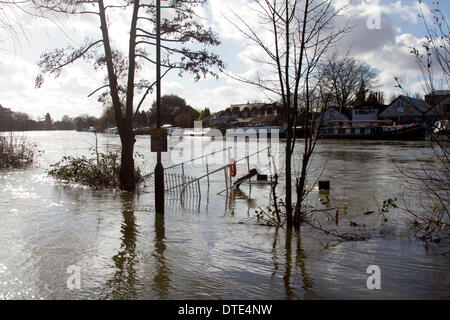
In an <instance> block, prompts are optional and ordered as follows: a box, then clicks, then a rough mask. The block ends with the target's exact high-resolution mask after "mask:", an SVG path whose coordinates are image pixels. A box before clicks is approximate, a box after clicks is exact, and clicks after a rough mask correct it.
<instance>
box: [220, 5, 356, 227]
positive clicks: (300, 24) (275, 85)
mask: <svg viewBox="0 0 450 320" xmlns="http://www.w3.org/2000/svg"><path fill="white" fill-rule="evenodd" d="M255 3H256V6H257V9H256V10H257V15H258V18H259V21H258V22H257V23H258V24H257V25H251V24H250V22H249V21H246V20H244V19H243V18H242V17H241V16H240V15H239V14H238V13H236V12H233V17H232V18H228V20H229V22H230V23H232V24H233V25H234V26H235V27H236V28H237V29H238V30H239V31H240V32H241V33H242V34H243V35H244V36H245V37H246V38H247V39H249V40H250V42H252V43H253V44H254V45H256V46H257V47H259V48H260V49H261V50H262V52H263V53H264V56H263V57H261V58H259V59H255V61H256V62H258V63H260V64H261V66H262V67H261V68H260V71H259V72H258V74H257V75H256V76H255V77H253V78H248V77H241V76H234V78H236V79H238V80H240V81H242V82H244V83H247V84H251V85H254V86H257V87H258V88H260V89H262V90H264V91H265V92H267V93H269V94H272V95H275V96H276V97H277V100H281V103H282V105H283V110H284V122H285V126H286V143H285V163H284V169H285V183H286V195H285V202H284V205H285V208H286V221H287V223H288V224H290V225H292V224H297V223H298V222H299V221H300V217H299V216H297V214H298V213H297V210H296V211H295V212H296V213H295V214H294V211H293V207H292V204H293V197H292V171H293V168H292V157H293V154H294V147H295V143H296V136H295V128H296V126H297V125H299V124H300V123H303V125H304V126H305V131H306V132H310V133H311V131H313V130H314V127H313V126H312V125H311V122H310V119H311V118H312V114H313V99H312V96H313V93H314V92H315V91H316V89H317V88H319V86H318V82H317V81H315V79H314V77H313V75H314V74H315V70H316V67H317V65H318V63H319V61H320V59H321V58H322V57H323V55H324V54H325V52H326V51H327V50H328V49H329V48H330V47H331V46H332V45H333V44H335V43H337V42H338V41H339V39H340V38H341V36H342V35H343V34H344V33H345V32H346V31H347V30H348V27H347V26H345V27H344V28H338V27H335V26H334V25H333V21H334V20H335V18H336V16H337V15H338V13H339V11H340V9H337V8H335V6H334V4H335V3H334V2H333V1H325V0H259V1H255ZM258 26H259V28H258ZM261 26H263V27H261ZM313 83H314V84H313ZM300 96H304V97H305V99H303V100H304V101H303V103H302V102H301V99H300ZM302 120H303V122H302ZM305 136H306V134H305ZM309 136H310V137H314V135H313V134H312V135H311V134H310V135H309ZM309 139H310V138H305V150H304V154H303V162H302V167H304V168H306V167H307V164H308V162H309V160H310V154H311V153H312V151H313V150H314V146H315V142H314V141H313V140H314V138H312V139H313V140H309ZM306 173H307V171H306V169H305V170H303V169H302V170H301V175H302V176H300V179H299V182H297V183H296V185H297V186H298V187H299V188H302V186H304V181H305V180H306ZM299 192H300V193H301V192H302V191H299ZM297 200H298V201H302V197H299V198H298V199H297ZM298 207H300V206H298Z"/></svg>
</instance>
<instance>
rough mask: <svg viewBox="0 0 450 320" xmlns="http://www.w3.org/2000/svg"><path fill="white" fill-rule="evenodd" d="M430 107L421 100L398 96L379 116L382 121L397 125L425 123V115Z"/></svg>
mask: <svg viewBox="0 0 450 320" xmlns="http://www.w3.org/2000/svg"><path fill="white" fill-rule="evenodd" d="M430 108H431V105H430V104H429V103H428V102H426V101H424V100H421V99H416V98H412V97H407V96H404V95H401V96H398V97H397V98H396V99H395V100H394V101H392V102H391V103H390V104H389V105H388V106H387V108H386V109H385V110H384V111H382V112H381V113H380V114H379V118H380V119H382V120H392V121H395V122H396V123H398V124H400V123H401V124H409V123H422V122H425V120H426V119H425V114H426V112H427V111H428V110H429V109H430Z"/></svg>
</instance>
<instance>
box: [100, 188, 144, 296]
mask: <svg viewBox="0 0 450 320" xmlns="http://www.w3.org/2000/svg"><path fill="white" fill-rule="evenodd" d="M120 198H121V201H122V215H123V223H122V226H121V230H120V231H121V233H122V237H121V241H122V242H121V245H120V250H119V252H118V253H117V254H116V255H114V256H113V257H112V260H113V261H114V265H115V267H116V272H115V273H114V276H113V278H112V279H111V280H109V281H108V282H107V285H108V286H109V287H110V288H111V294H112V298H113V299H134V298H136V297H137V295H138V292H139V289H138V287H140V286H141V281H140V280H139V278H138V277H137V273H136V264H137V263H138V258H137V252H136V238H137V236H138V234H139V231H138V225H137V224H136V217H135V215H134V195H133V194H129V193H124V194H121V195H120Z"/></svg>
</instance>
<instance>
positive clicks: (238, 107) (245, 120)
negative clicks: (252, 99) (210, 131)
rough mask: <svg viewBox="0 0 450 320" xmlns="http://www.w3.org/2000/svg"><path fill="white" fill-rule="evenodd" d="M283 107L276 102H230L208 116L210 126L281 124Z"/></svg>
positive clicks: (282, 121) (282, 122)
mask: <svg viewBox="0 0 450 320" xmlns="http://www.w3.org/2000/svg"><path fill="white" fill-rule="evenodd" d="M283 114H284V112H283V107H282V106H281V105H279V104H277V103H245V104H232V105H231V106H230V107H228V108H227V109H225V110H222V111H219V112H217V113H215V114H213V115H211V116H210V117H208V119H206V120H207V123H208V124H209V126H211V127H216V128H224V127H262V126H283V124H284V116H283Z"/></svg>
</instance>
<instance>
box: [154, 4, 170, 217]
mask: <svg viewBox="0 0 450 320" xmlns="http://www.w3.org/2000/svg"><path fill="white" fill-rule="evenodd" d="M156 128H157V130H158V129H159V130H161V0H156ZM163 130H164V129H163ZM155 136H156V137H157V139H156V141H157V142H156V144H155V150H156V152H157V155H156V167H155V211H156V213H157V214H164V168H163V165H162V163H161V152H162V151H161V150H162V148H161V145H162V144H163V143H161V141H162V139H163V136H164V135H163V134H161V132H160V131H156V133H155ZM165 137H166V142H165V144H166V151H167V135H166V136H165ZM156 145H157V146H156ZM152 151H153V134H152Z"/></svg>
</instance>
